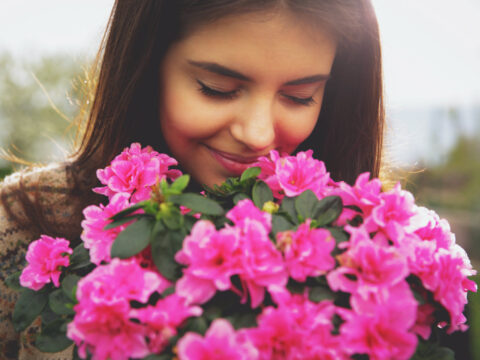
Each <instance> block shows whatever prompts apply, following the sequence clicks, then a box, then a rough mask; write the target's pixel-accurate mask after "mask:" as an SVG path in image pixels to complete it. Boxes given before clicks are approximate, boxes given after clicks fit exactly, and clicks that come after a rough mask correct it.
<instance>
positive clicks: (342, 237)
mask: <svg viewBox="0 0 480 360" xmlns="http://www.w3.org/2000/svg"><path fill="white" fill-rule="evenodd" d="M328 231H330V234H331V235H332V236H333V238H334V239H335V242H336V243H337V246H338V245H339V244H340V243H342V242H345V241H348V240H349V239H350V237H349V235H348V233H347V232H345V231H344V230H343V229H342V228H336V227H331V228H328Z"/></svg>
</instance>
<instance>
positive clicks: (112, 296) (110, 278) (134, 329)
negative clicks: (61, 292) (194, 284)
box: [67, 259, 170, 359]
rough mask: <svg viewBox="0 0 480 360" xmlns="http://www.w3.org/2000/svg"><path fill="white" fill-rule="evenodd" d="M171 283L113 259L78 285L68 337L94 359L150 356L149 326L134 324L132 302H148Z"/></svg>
mask: <svg viewBox="0 0 480 360" xmlns="http://www.w3.org/2000/svg"><path fill="white" fill-rule="evenodd" d="M168 286H170V283H169V282H168V281H167V280H165V279H164V278H162V277H161V275H160V274H158V273H156V272H153V271H149V270H145V269H143V268H141V267H140V265H138V263H137V262H136V261H135V260H134V259H132V260H119V259H113V260H112V262H111V263H110V264H108V265H101V266H98V267H97V268H95V269H94V270H93V271H92V272H91V273H90V274H88V275H87V276H85V277H84V278H82V279H81V280H80V281H79V283H78V289H77V294H76V295H77V300H78V304H77V305H75V307H74V310H75V312H76V314H75V317H74V319H73V321H72V322H71V323H70V324H69V325H68V329H67V336H68V337H69V338H71V339H72V340H73V341H74V342H75V344H76V345H77V346H78V347H79V350H80V355H81V356H82V357H85V356H86V351H87V350H88V351H89V352H91V353H92V354H95V356H94V359H107V358H111V359H128V358H130V357H133V358H139V357H140V358H141V357H144V356H146V355H147V354H148V346H147V342H146V340H145V326H143V325H140V324H136V323H134V322H132V321H130V318H131V317H132V316H131V315H132V313H131V312H132V309H131V308H130V301H132V300H135V301H138V302H141V303H146V302H147V301H148V299H149V298H150V296H151V295H152V294H153V293H154V292H155V291H157V292H163V291H164V290H165V289H166V288H167V287H168Z"/></svg>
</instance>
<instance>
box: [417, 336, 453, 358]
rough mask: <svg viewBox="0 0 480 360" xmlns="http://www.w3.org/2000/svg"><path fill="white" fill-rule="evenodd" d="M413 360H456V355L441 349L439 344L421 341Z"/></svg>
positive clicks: (449, 350)
mask: <svg viewBox="0 0 480 360" xmlns="http://www.w3.org/2000/svg"><path fill="white" fill-rule="evenodd" d="M411 360H455V354H454V353H453V351H452V350H451V349H448V348H445V347H440V346H439V345H438V343H435V342H425V341H422V340H420V341H419V344H418V346H417V350H416V352H415V354H414V355H413V357H412V358H411Z"/></svg>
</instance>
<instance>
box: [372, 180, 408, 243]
mask: <svg viewBox="0 0 480 360" xmlns="http://www.w3.org/2000/svg"><path fill="white" fill-rule="evenodd" d="M380 200H381V203H380V204H379V205H377V206H375V207H374V208H373V209H372V213H371V215H370V216H368V217H366V218H365V220H364V224H365V226H366V227H367V230H368V232H374V231H379V230H380V231H382V232H384V233H385V234H386V235H387V236H388V237H389V239H390V240H392V241H393V242H394V243H397V242H398V241H401V239H402V238H403V236H404V235H405V231H406V229H407V228H408V226H409V225H410V219H411V218H412V217H413V215H415V207H414V198H413V195H412V194H411V193H409V192H408V191H405V190H402V189H401V187H400V184H397V186H395V188H394V189H392V190H390V191H387V192H384V193H381V194H380Z"/></svg>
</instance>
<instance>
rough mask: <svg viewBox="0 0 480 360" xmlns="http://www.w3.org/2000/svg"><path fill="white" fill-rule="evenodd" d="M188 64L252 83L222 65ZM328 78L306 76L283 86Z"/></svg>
mask: <svg viewBox="0 0 480 360" xmlns="http://www.w3.org/2000/svg"><path fill="white" fill-rule="evenodd" d="M188 63H189V64H190V65H193V66H195V67H197V68H200V69H203V70H207V71H209V72H211V73H214V74H218V75H222V76H227V77H230V78H234V79H238V80H242V81H248V82H252V79H251V78H249V77H248V76H245V75H243V74H241V73H239V72H238V71H235V70H232V69H229V68H227V67H225V66H223V65H220V64H217V63H214V62H207V61H193V60H188ZM329 78H330V75H329V74H317V75H311V76H306V77H303V78H301V79H296V80H292V81H288V82H286V83H285V84H284V85H286V86H292V85H304V84H312V83H316V82H319V81H326V80H328V79H329Z"/></svg>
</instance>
